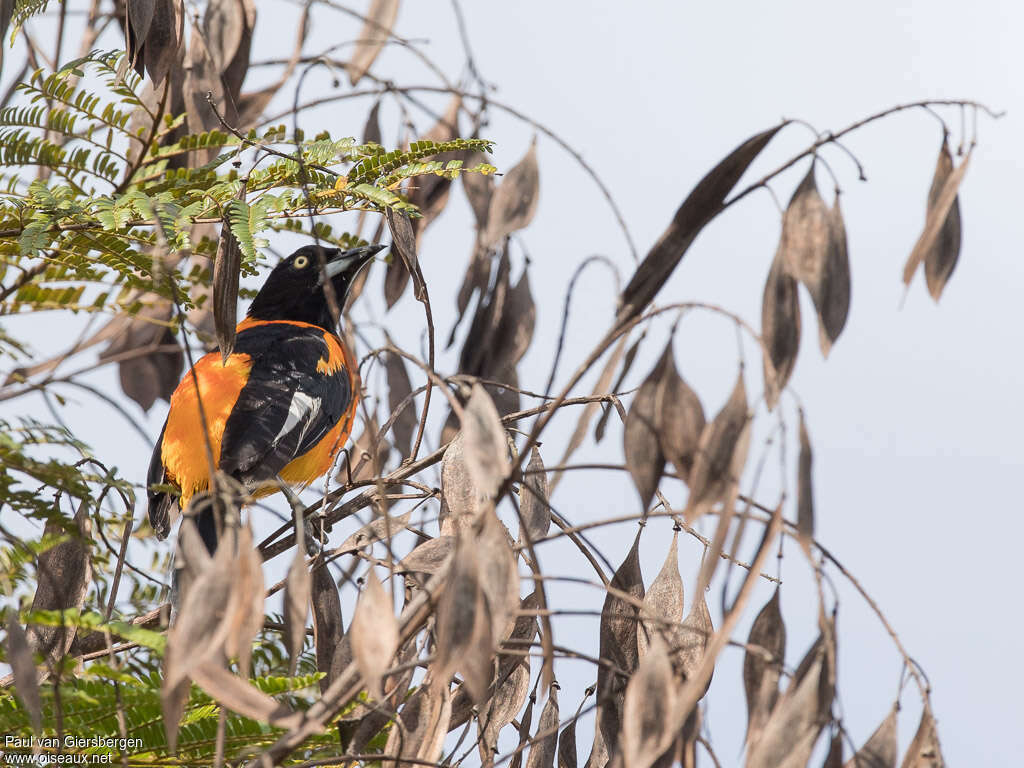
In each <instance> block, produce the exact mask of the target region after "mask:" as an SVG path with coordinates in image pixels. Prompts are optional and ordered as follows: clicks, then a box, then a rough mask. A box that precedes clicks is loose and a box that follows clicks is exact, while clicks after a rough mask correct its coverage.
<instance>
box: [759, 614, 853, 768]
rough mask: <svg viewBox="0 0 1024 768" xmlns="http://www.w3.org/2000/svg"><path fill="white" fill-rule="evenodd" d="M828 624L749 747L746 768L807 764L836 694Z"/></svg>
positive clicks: (827, 718) (830, 633)
mask: <svg viewBox="0 0 1024 768" xmlns="http://www.w3.org/2000/svg"><path fill="white" fill-rule="evenodd" d="M834 632H835V630H834V627H833V626H832V624H831V622H829V623H828V625H827V626H826V627H825V628H824V631H823V632H822V634H821V635H819V636H818V639H817V640H816V641H815V642H814V645H812V646H811V648H810V650H809V651H808V652H807V654H806V655H805V656H804V658H803V660H802V661H801V662H800V665H799V666H798V667H797V670H796V673H795V674H794V675H793V678H792V680H790V683H789V687H788V688H787V689H786V693H785V694H783V696H782V698H781V699H780V700H779V702H778V704H776V706H775V709H774V710H773V711H772V714H771V717H769V718H768V722H767V723H766V724H765V726H764V730H763V731H762V732H761V737H760V738H759V739H758V740H757V741H756V742H753V743H751V744H750V745H749V749H748V752H747V768H779V766H787V768H789V767H792V768H796V766H805V765H807V761H808V759H810V756H811V751H812V750H813V748H814V744H815V742H816V741H817V740H818V736H819V735H820V734H821V731H822V729H823V728H824V727H825V725H826V724H827V723H828V722H829V719H830V718H831V711H832V697H833V694H834V693H835V644H834V643H835V639H834V638H835V636H834Z"/></svg>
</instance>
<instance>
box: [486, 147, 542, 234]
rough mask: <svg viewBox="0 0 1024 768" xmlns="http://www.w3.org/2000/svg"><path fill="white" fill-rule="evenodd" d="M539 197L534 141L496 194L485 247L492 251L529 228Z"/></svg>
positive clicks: (538, 171) (502, 182)
mask: <svg viewBox="0 0 1024 768" xmlns="http://www.w3.org/2000/svg"><path fill="white" fill-rule="evenodd" d="M539 196H540V170H539V169H538V167H537V139H536V138H534V140H533V141H532V142H531V143H530V148H529V149H528V150H527V151H526V154H525V155H523V159H522V160H520V161H519V162H518V163H516V164H515V165H514V166H512V168H511V169H509V171H508V173H506V174H505V177H504V178H503V179H502V180H501V183H500V184H499V185H498V187H497V189H495V190H494V195H493V197H491V204H490V206H489V209H488V214H487V228H486V230H485V231H484V233H483V235H482V236H481V245H482V246H483V247H484V248H485V249H487V250H489V249H491V248H493V247H495V246H496V245H498V244H499V243H500V242H501V241H502V240H504V239H505V238H506V237H507V236H508V235H510V234H512V233H513V232H515V231H517V230H520V229H522V228H523V227H525V226H526V225H527V224H529V223H530V222H531V221H532V220H533V215H534V214H535V213H536V212H537V199H538V197H539Z"/></svg>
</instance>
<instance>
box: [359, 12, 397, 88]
mask: <svg viewBox="0 0 1024 768" xmlns="http://www.w3.org/2000/svg"><path fill="white" fill-rule="evenodd" d="M397 17H398V0H373V2H372V3H370V9H369V10H368V11H367V12H366V21H365V23H364V24H363V29H362V31H360V33H359V38H358V40H357V42H356V47H355V50H354V51H353V52H352V58H351V59H349V62H348V65H347V67H346V69H348V79H349V82H350V83H352V85H355V84H356V83H358V82H359V81H360V80H362V78H363V75H365V74H366V73H367V72H368V71H369V69H370V67H371V66H372V65H373V62H374V60H375V59H376V58H377V55H378V54H379V53H380V52H381V49H382V48H383V47H384V43H386V42H387V40H388V36H389V35H390V34H391V28H392V27H393V26H394V25H395V19H396V18H397Z"/></svg>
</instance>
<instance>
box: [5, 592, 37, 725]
mask: <svg viewBox="0 0 1024 768" xmlns="http://www.w3.org/2000/svg"><path fill="white" fill-rule="evenodd" d="M6 645H7V648H6V651H7V659H6V661H7V663H8V664H10V665H11V674H12V675H13V677H14V692H15V693H16V694H17V696H18V698H19V699H21V703H22V704H23V705H24V706H25V710H26V711H27V712H28V717H29V722H31V723H32V731H33V733H36V734H38V733H39V732H40V731H41V730H42V727H43V705H42V701H41V700H40V698H39V677H38V675H37V673H36V664H35V661H34V660H33V659H32V649H31V648H29V645H28V638H27V637H26V635H25V631H24V630H23V629H22V628H21V624H19V623H18V612H17V611H15V610H12V611H10V615H9V616H8V617H7V643H6Z"/></svg>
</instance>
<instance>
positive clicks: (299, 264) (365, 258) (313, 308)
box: [248, 245, 384, 330]
mask: <svg viewBox="0 0 1024 768" xmlns="http://www.w3.org/2000/svg"><path fill="white" fill-rule="evenodd" d="M383 249H384V246H383V245H366V246H363V247H361V248H352V249H351V250H348V251H342V250H339V249H338V248H321V247H320V246H316V245H304V246H303V247H302V248H299V250H297V251H296V252H295V253H293V254H292V255H291V256H289V257H288V258H286V259H282V261H281V263H280V264H278V265H277V266H276V267H274V270H273V271H272V272H271V273H270V274H269V275H268V276H267V280H266V282H264V283H263V287H262V288H260V292H259V293H258V294H256V298H255V299H253V300H252V304H251V305H249V312H248V314H249V317H252V318H255V319H257V320H298V321H301V322H304V323H312V324H313V325H318V326H320V327H321V328H325V329H328V330H330V329H331V328H332V327H333V325H334V323H333V322H332V321H331V313H330V310H329V309H328V306H327V297H326V296H325V295H324V282H323V281H324V277H325V273H326V277H327V279H329V280H330V281H331V284H332V285H333V286H334V294H335V296H336V297H337V299H338V304H339V305H340V304H344V302H345V296H346V295H347V294H348V289H349V286H350V285H352V281H353V280H354V279H355V277H356V275H358V274H359V270H361V269H362V268H363V267H364V266H365V265H366V264H367V262H369V261H370V259H372V258H373V256H374V254H376V253H378V252H379V251H382V250H383ZM321 254H322V255H323V261H324V263H325V264H326V266H322V265H321V259H320V256H321Z"/></svg>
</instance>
